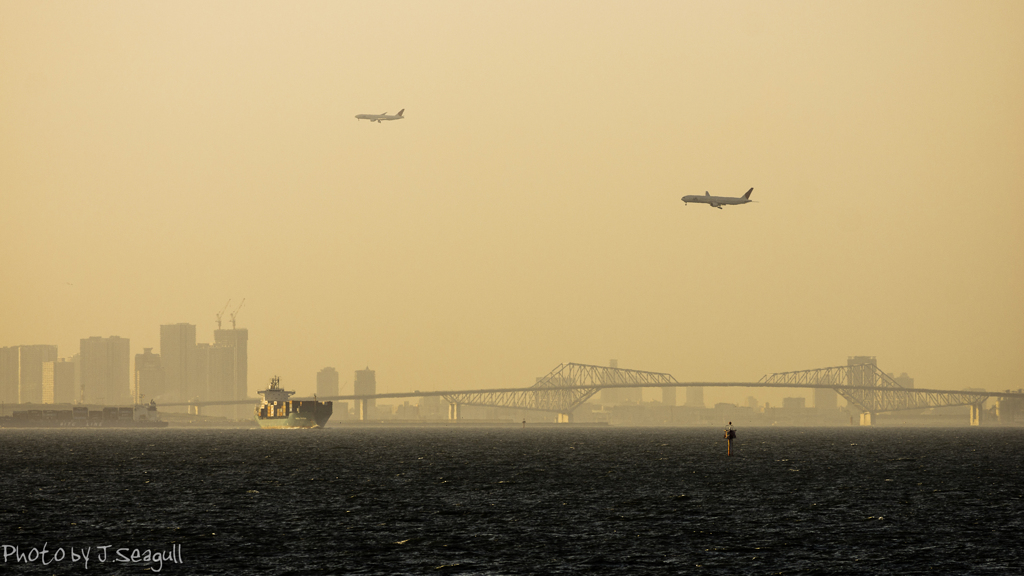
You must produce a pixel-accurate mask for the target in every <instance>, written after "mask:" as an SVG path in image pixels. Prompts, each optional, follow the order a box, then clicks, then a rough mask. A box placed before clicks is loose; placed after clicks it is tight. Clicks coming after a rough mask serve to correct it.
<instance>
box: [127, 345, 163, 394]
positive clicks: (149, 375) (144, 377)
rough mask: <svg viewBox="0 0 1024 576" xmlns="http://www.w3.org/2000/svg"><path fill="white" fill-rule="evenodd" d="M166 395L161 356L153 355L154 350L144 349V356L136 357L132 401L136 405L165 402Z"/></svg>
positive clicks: (138, 355) (137, 355)
mask: <svg viewBox="0 0 1024 576" xmlns="http://www.w3.org/2000/svg"><path fill="white" fill-rule="evenodd" d="M164 393H165V390H164V369H163V367H162V366H161V365H160V355H159V354H153V349H152V348H143V349H142V354H136V355H135V381H134V382H133V385H132V400H133V401H134V402H135V403H136V404H143V403H146V402H149V401H150V400H163V395H164Z"/></svg>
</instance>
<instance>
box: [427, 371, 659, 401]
mask: <svg viewBox="0 0 1024 576" xmlns="http://www.w3.org/2000/svg"><path fill="white" fill-rule="evenodd" d="M671 384H676V380H675V378H673V377H672V375H671V374H665V373H662V372H647V371H644V370H630V369H627V368H611V367H608V366H593V365H590V364H577V363H575V362H570V363H567V364H559V365H558V366H557V367H556V368H555V369H554V370H552V371H551V372H549V373H548V374H547V375H546V376H544V377H543V378H538V379H537V383H536V384H534V385H533V386H531V387H530V388H527V389H523V390H515V391H506V392H484V391H477V392H470V393H463V394H445V395H444V396H443V398H444V399H445V400H446V401H447V402H448V403H449V404H456V405H465V406H495V407H501V408H516V409H520V410H542V411H547V412H558V413H560V414H571V413H572V411H573V410H575V409H576V408H578V407H579V406H580V405H582V404H583V403H584V402H586V401H587V400H589V399H590V398H591V397H593V396H594V394H597V392H598V391H599V390H601V388H604V387H608V386H619V387H623V386H664V385H671Z"/></svg>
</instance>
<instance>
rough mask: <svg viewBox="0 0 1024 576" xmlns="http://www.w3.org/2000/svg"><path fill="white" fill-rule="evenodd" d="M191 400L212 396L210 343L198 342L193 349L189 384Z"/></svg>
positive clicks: (207, 398) (189, 397) (206, 398)
mask: <svg viewBox="0 0 1024 576" xmlns="http://www.w3.org/2000/svg"><path fill="white" fill-rule="evenodd" d="M188 399H189V400H212V398H210V345H209V344H206V343H205V342H197V343H196V347H195V348H193V349H192V377H191V380H190V381H189V386H188Z"/></svg>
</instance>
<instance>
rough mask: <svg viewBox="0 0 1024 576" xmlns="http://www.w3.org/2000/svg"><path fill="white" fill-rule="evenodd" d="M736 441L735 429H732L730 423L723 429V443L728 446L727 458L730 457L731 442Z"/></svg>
mask: <svg viewBox="0 0 1024 576" xmlns="http://www.w3.org/2000/svg"><path fill="white" fill-rule="evenodd" d="M735 439H736V429H735V428H733V427H732V422H729V425H728V426H727V427H726V428H725V443H726V445H727V446H728V450H729V456H732V441H733V440H735Z"/></svg>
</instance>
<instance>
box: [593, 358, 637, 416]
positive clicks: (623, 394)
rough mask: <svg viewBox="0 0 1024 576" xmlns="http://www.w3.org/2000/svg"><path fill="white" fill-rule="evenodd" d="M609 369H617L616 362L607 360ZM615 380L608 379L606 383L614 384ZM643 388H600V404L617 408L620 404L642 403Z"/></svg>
mask: <svg viewBox="0 0 1024 576" xmlns="http://www.w3.org/2000/svg"><path fill="white" fill-rule="evenodd" d="M608 367H609V368H618V367H619V361H618V360H609V361H608ZM616 381H617V380H616V379H614V378H609V379H608V383H609V384H611V383H615V382H616ZM643 394H644V390H643V388H602V389H601V403H602V404H609V405H612V406H617V405H620V404H639V403H640V402H641V401H643Z"/></svg>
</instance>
